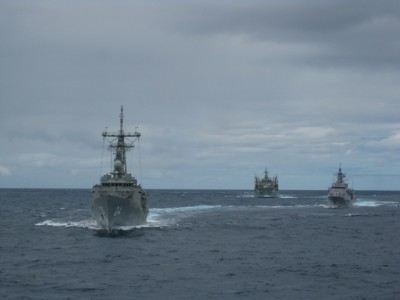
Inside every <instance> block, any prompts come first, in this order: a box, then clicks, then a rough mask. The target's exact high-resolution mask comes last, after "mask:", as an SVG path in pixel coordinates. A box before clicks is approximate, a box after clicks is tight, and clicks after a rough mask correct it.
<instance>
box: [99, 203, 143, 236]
mask: <svg viewBox="0 0 400 300" xmlns="http://www.w3.org/2000/svg"><path fill="white" fill-rule="evenodd" d="M92 214H93V217H94V218H95V219H96V221H97V223H98V224H99V225H100V227H101V228H102V229H104V230H106V231H109V232H111V231H113V230H115V229H119V228H120V227H124V226H137V225H143V224H145V223H146V219H147V215H148V212H147V211H145V210H143V209H142V208H139V207H132V206H131V201H130V199H127V198H122V197H118V196H110V195H108V196H100V197H97V198H94V199H93V202H92Z"/></svg>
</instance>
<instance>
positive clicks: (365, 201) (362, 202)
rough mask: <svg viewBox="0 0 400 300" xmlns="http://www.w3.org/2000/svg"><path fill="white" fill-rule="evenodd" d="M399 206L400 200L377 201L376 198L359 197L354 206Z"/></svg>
mask: <svg viewBox="0 0 400 300" xmlns="http://www.w3.org/2000/svg"><path fill="white" fill-rule="evenodd" d="M383 205H387V206H399V203H398V202H394V201H376V200H371V199H357V200H356V202H355V203H354V206H359V207H365V206H366V207H377V206H383Z"/></svg>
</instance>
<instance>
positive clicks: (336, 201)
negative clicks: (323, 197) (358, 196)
mask: <svg viewBox="0 0 400 300" xmlns="http://www.w3.org/2000/svg"><path fill="white" fill-rule="evenodd" d="M328 200H329V207H331V208H346V207H351V206H353V203H354V202H355V197H354V195H353V193H352V192H351V191H350V190H348V189H334V188H332V189H331V190H330V191H329V194H328Z"/></svg>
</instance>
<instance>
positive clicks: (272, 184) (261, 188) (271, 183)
mask: <svg viewBox="0 0 400 300" xmlns="http://www.w3.org/2000/svg"><path fill="white" fill-rule="evenodd" d="M278 192H279V184H278V176H273V177H272V178H271V177H269V176H268V170H267V169H265V171H264V178H260V177H257V176H256V177H255V184H254V195H255V196H256V197H266V198H275V197H278V196H279V194H278Z"/></svg>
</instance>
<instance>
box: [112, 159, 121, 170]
mask: <svg viewBox="0 0 400 300" xmlns="http://www.w3.org/2000/svg"><path fill="white" fill-rule="evenodd" d="M114 169H115V170H117V171H122V162H121V161H120V160H116V161H115V162H114Z"/></svg>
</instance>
